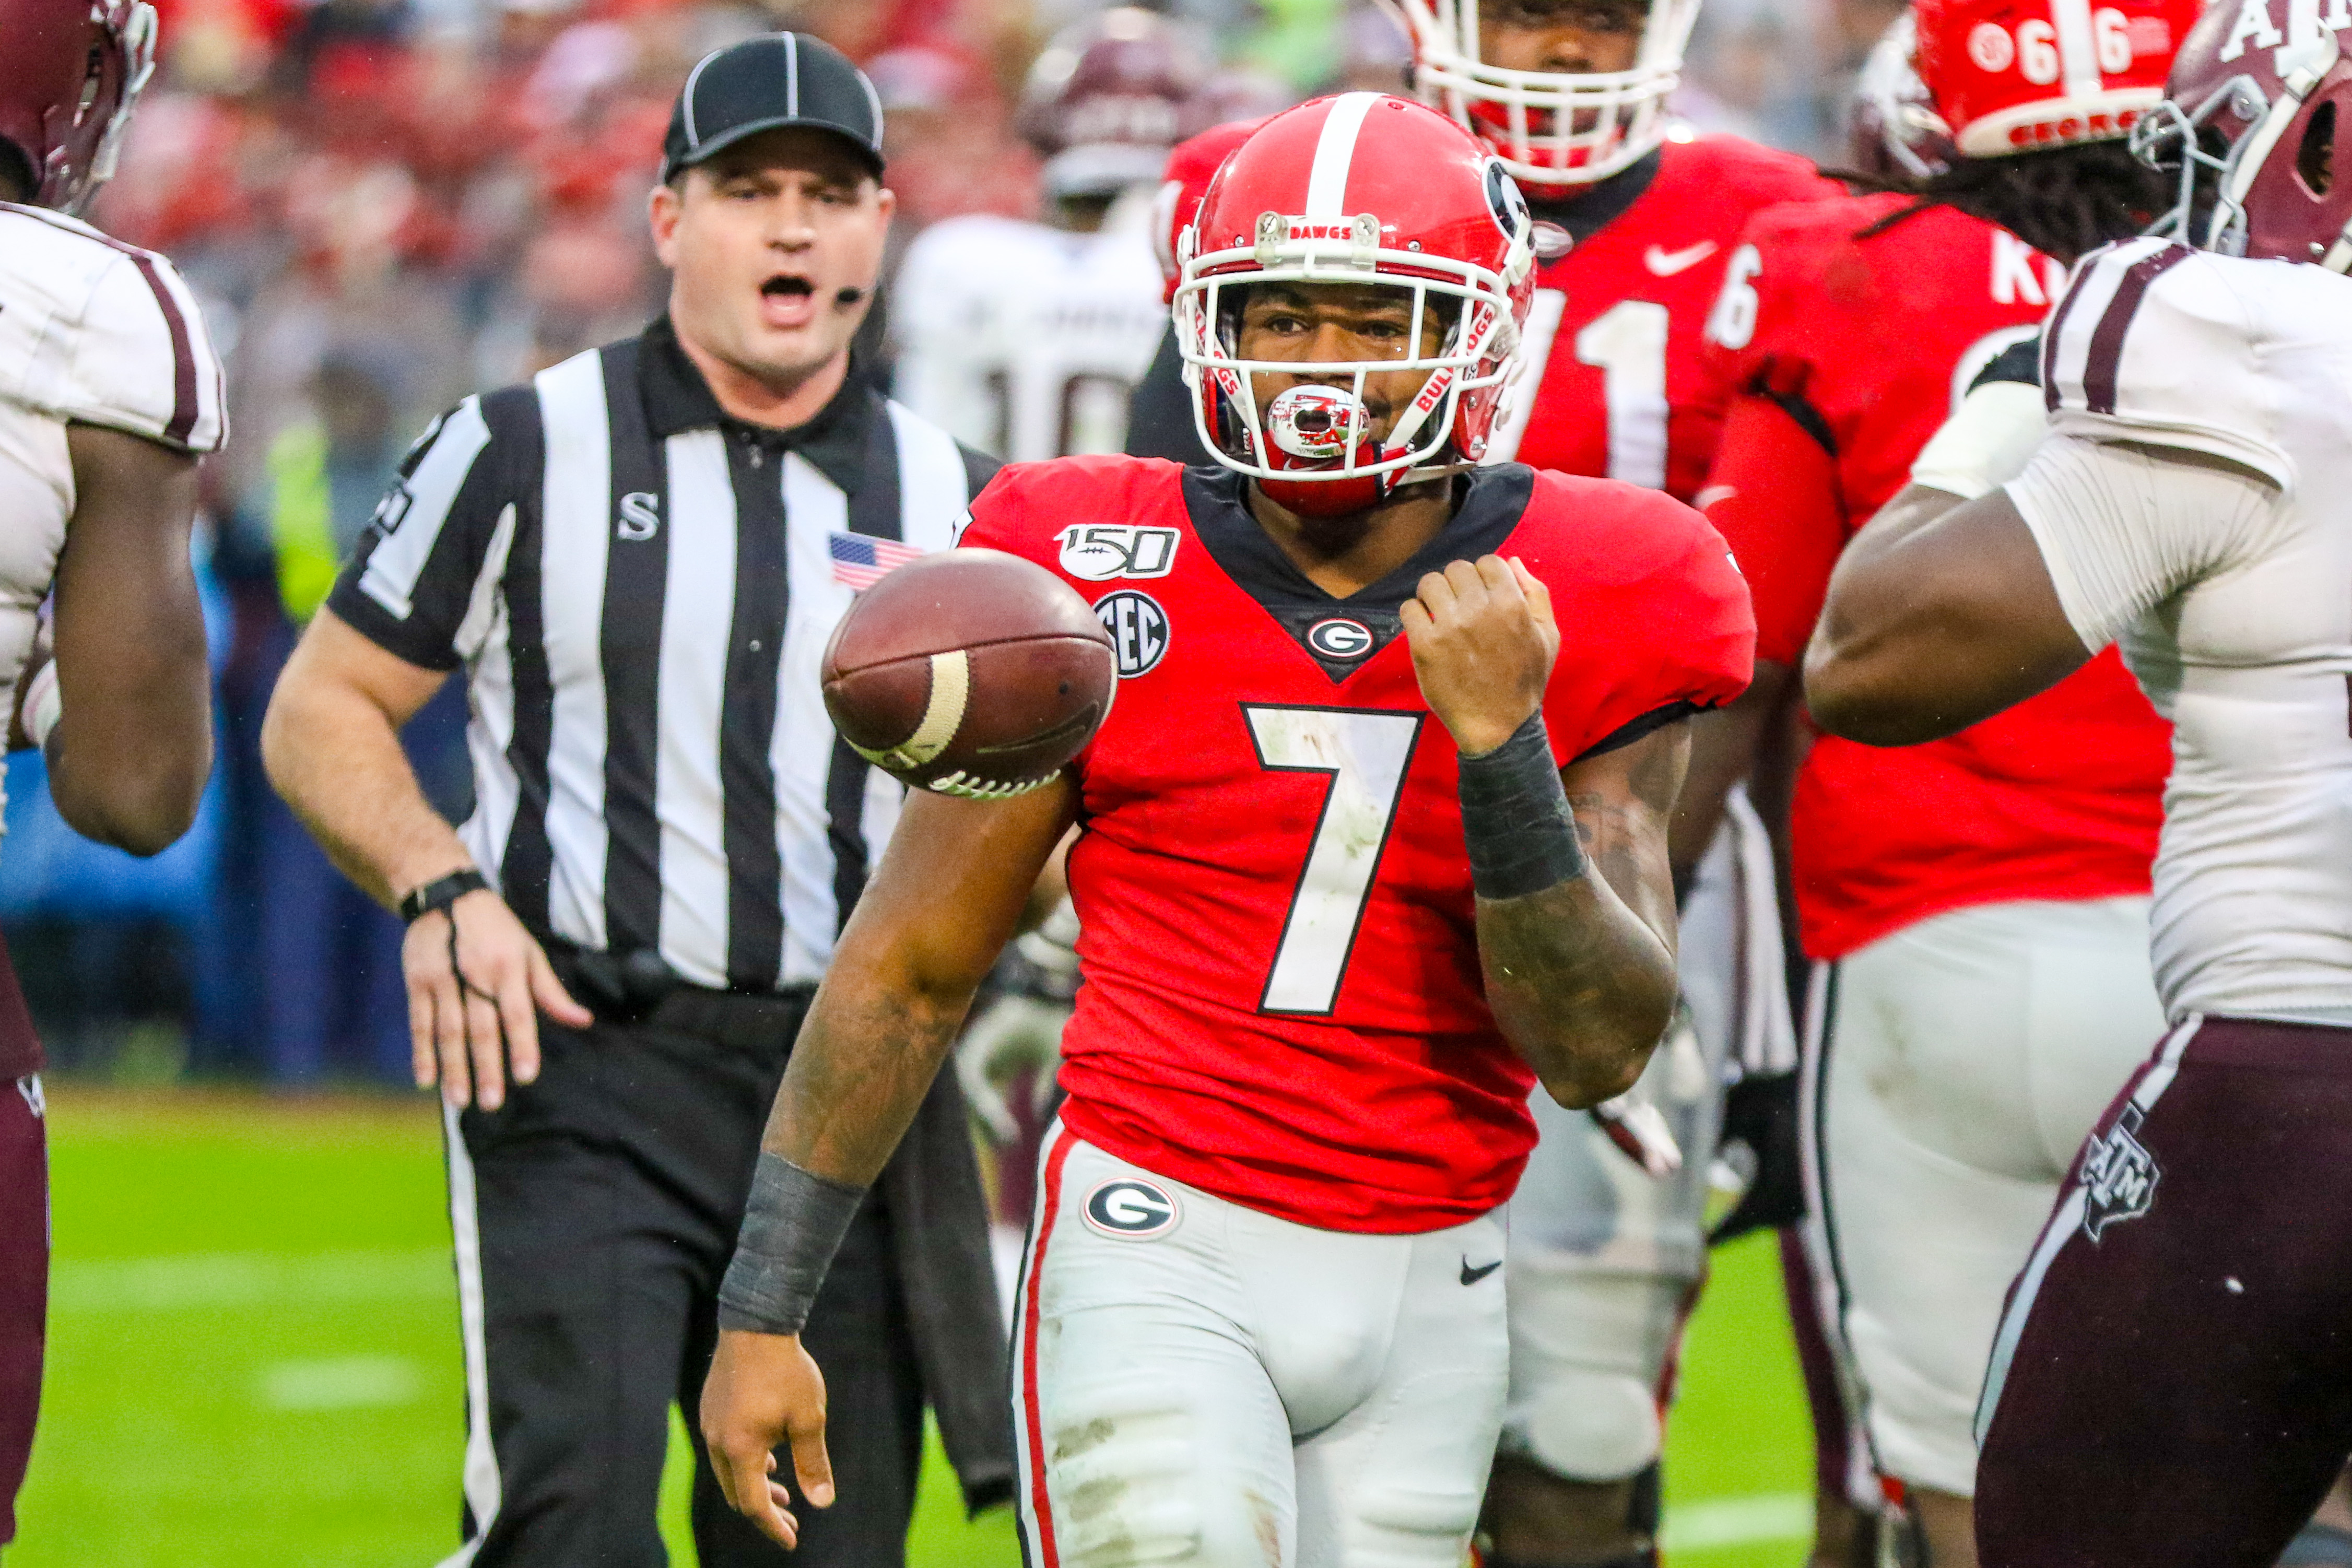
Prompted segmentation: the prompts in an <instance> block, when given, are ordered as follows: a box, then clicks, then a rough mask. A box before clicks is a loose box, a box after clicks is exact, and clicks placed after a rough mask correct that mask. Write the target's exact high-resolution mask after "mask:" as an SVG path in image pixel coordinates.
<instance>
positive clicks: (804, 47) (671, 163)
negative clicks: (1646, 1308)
mask: <svg viewBox="0 0 2352 1568" xmlns="http://www.w3.org/2000/svg"><path fill="white" fill-rule="evenodd" d="M788 125H808V126H814V127H815V128H816V129H817V130H820V131H832V132H834V133H835V135H838V136H841V137H844V138H846V139H847V140H848V141H850V142H851V143H852V144H853V145H855V146H856V149H857V151H858V152H862V153H864V154H865V155H866V159H867V160H868V161H869V162H872V163H873V165H874V172H876V173H877V174H879V173H881V172H882V100H881V99H878V98H877V97H876V96H875V95H874V84H873V83H872V82H870V81H867V80H866V73H865V72H864V71H861V70H859V69H858V68H856V66H854V65H851V64H850V63H849V57H848V56H847V55H845V54H843V53H842V52H841V51H840V50H839V49H836V48H835V47H833V46H832V45H831V44H828V43H826V42H825V41H824V39H823V38H818V37H812V36H810V35H809V34H806V33H766V34H762V35H761V37H756V38H746V39H744V40H743V41H742V42H741V43H740V44H730V45H729V46H728V47H725V48H723V49H716V50H713V51H712V52H711V53H709V54H707V55H705V56H703V57H702V58H701V59H700V60H698V61H697V62H696V64H695V67H694V69H693V70H691V71H689V72H688V73H687V78H686V88H685V90H683V91H682V92H680V93H679V94H678V95H677V107H676V108H674V109H672V110H670V114H669V134H668V135H667V136H665V137H664V138H662V180H663V182H664V183H668V182H669V181H671V180H675V179H676V178H677V172H678V171H679V170H681V169H688V168H691V167H693V166H694V165H695V164H697V163H699V162H702V161H703V160H704V159H706V158H708V157H709V156H711V155H712V154H713V153H715V152H719V151H720V150H721V149H723V148H728V147H732V146H734V145H735V143H737V142H738V141H742V140H743V139H744V138H745V137H747V136H757V135H759V134H760V132H761V131H775V130H779V129H781V128H782V127H784V126H788Z"/></svg>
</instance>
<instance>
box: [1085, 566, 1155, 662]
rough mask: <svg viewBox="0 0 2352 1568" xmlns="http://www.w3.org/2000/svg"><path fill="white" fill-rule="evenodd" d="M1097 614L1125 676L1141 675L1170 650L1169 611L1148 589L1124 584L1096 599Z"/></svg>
mask: <svg viewBox="0 0 2352 1568" xmlns="http://www.w3.org/2000/svg"><path fill="white" fill-rule="evenodd" d="M1095 616H1096V618H1097V620H1099V621H1100V622H1102V623H1103V630H1104V631H1106V632H1109V633H1110V648H1111V653H1112V656H1113V657H1115V658H1116V659H1117V660H1118V673H1119V674H1120V675H1121V676H1122V677H1131V676H1135V675H1140V674H1145V673H1147V672H1148V671H1150V668H1151V667H1152V666H1153V665H1154V664H1158V663H1160V657H1161V655H1163V654H1165V653H1167V652H1168V612H1166V611H1165V610H1162V609H1160V601H1158V600H1156V599H1154V598H1152V597H1151V595H1150V594H1148V593H1139V592H1138V591H1135V590H1134V589H1132V588H1122V589H1120V590H1119V591H1118V592H1117V593H1106V594H1104V595H1103V596H1102V597H1101V598H1100V599H1097V600H1096V601H1095Z"/></svg>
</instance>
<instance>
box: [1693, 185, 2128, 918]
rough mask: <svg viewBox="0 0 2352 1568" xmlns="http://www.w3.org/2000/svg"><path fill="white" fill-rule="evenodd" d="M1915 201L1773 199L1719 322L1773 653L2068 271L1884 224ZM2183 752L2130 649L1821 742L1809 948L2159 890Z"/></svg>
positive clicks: (1791, 649)
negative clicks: (1901, 733) (2033, 692)
mask: <svg viewBox="0 0 2352 1568" xmlns="http://www.w3.org/2000/svg"><path fill="white" fill-rule="evenodd" d="M1905 203H1906V198H1904V197H1900V196H1865V197H1853V198H1841V199H1839V200H1836V201H1830V202H1815V203H1809V204H1802V205H1798V206H1789V207H1782V208H1780V209H1779V210H1777V211H1774V212H1770V213H1766V214H1761V215H1759V217H1758V218H1757V219H1756V220H1755V222H1753V223H1752V224H1750V225H1748V231H1747V233H1746V234H1745V235H1743V237H1742V241H1741V244H1740V246H1739V248H1738V251H1737V252H1736V253H1735V254H1734V255H1733V256H1732V258H1731V263H1730V267H1729V270H1728V274H1727V277H1726V280H1725V285H1724V295H1723V299H1722V301H1721V302H1720V303H1719V304H1718V306H1717V308H1716V311H1715V313H1714V315H1713V318H1712V319H1710V321H1709V323H1708V328H1707V335H1708V338H1709V339H1710V349H1709V351H1710V353H1711V354H1713V355H1715V356H1716V357H1717V370H1718V371H1719V372H1720V373H1721V374H1722V375H1724V376H1725V377H1726V378H1727V380H1728V381H1729V382H1730V383H1731V384H1733V385H1735V386H1737V387H1738V388H1739V389H1740V390H1739V392H1738V395H1737V397H1736V398H1735V400H1734V402H1733V404H1732V407H1731V411H1730V414H1729V417H1728V420H1727V423H1726V426H1725V434H1724V440H1723V447H1722V452H1721V454H1720V455H1719V457H1718V458H1717V463H1716V466H1715V470H1714V473H1713V475H1712V476H1711V478H1710V481H1709V485H1708V490H1707V497H1706V499H1707V515H1708V517H1710V518H1711V519H1712V520H1713V521H1714V522H1715V523H1716V525H1717V527H1718V528H1721V529H1722V530H1723V532H1724V535H1725V537H1726V538H1727V539H1729V540H1730V542H1731V547H1732V550H1733V553H1734V554H1735V555H1737V556H1738V559H1739V563H1740V566H1741V569H1742V570H1743V571H1745V572H1746V574H1747V577H1748V586H1749V588H1750V590H1751V591H1753V593H1754V594H1755V601H1756V620H1757V627H1758V640H1757V654H1758V656H1759V657H1760V658H1766V659H1771V660H1775V661H1777V662H1779V663H1781V664H1797V663H1798V662H1799V661H1800V660H1801V658H1802V657H1803V654H1804V649H1805V643H1806V641H1807V640H1808V639H1809V638H1811V635H1812V630H1813V622H1814V620H1815V618H1816V617H1817V616H1818V615H1819V614H1820V613H1821V607H1822V597H1823V595H1824V594H1825V593H1826V591H1827V590H1828V587H1829V577H1830V571H1831V569H1832V568H1833V567H1834V566H1835V565H1836V564H1837V557H1838V553H1839V552H1840V551H1841V550H1842V549H1844V547H1845V542H1846V540H1848V539H1849V538H1853V535H1854V533H1855V531H1856V530H1858V529H1859V528H1861V527H1862V526H1863V524H1864V523H1866V522H1868V521H1869V520H1870V518H1871V516H1872V515H1873V514H1874V513H1875V512H1876V511H1877V510H1878V508H1879V507H1882V506H1884V505H1885V503H1886V502H1887V501H1889V500H1891V499H1892V498H1893V497H1894V496H1895V493H1896V492H1897V491H1899V490H1901V489H1902V488H1903V486H1905V485H1906V484H1907V483H1908V482H1909V479H1910V471H1911V463H1912V460H1913V459H1914V458H1915V457H1916V456H1917V455H1918V452H1919V448H1920V447H1921V446H1923V445H1925V444H1927V438H1928V437H1929V436H1930V435H1933V434H1935V432H1936V430H1937V426H1939V425H1940V424H1942V423H1943V422H1944V420H1945V419H1946V417H1947V416H1948V415H1949V414H1950V413H1951V411H1952V409H1953V408H1954V407H1955V406H1956V405H1957V404H1958V402H1959V400H1960V398H1961V397H1962V396H1963V395H1964V394H1965V393H1966V392H1967V391H1968V387H1969V382H1971V381H1973V380H1974V379H1975V378H1976V375H1977V373H1978V372H1979V371H1981V370H1982V369H1983V368H1984V367H1985V366H1986V365H1987V364H1988V363H1989V362H1990V361H1991V360H1992V359H1993V358H1994V357H1995V356H1996V355H1997V354H1999V353H2000V351H2001V350H2004V349H2007V348H2009V347H2010V346H2011V345H2013V344H2016V343H2019V342H2021V341H2024V340H2028V339H2031V338H2032V337H2033V336H2034V335H2035V333H2036V332H2037V331H2038V329H2039V327H2040V323H2041V320H2042V316H2043V315H2044V314H2045V313H2046V312H2047V310H2048V308H2049V307H2050V305H2051V304H2052V303H2053V301H2055V300H2056V298H2058V296H2059V294H2060V292H2061V291H2062V290H2063V284H2064V269H2063V268H2062V267H2060V266H2059V265H2058V264H2057V263H2056V262H2055V261H2053V260H2052V259H2051V258H2049V257H2048V256H2042V255H2040V254H2039V253H2037V252H2035V251H2032V250H2030V249H2029V248H2027V246H2025V244H2024V243H2023V242H2022V241H2021V240H2019V239H2017V238H2016V237H2015V236H2014V235H2011V234H2009V233H2008V232H2007V231H2006V230H2003V229H2000V228H1997V227H1995V226H1994V225H1990V224H1988V223H1985V222H1982V221H1981V220H1979V219H1976V218H1971V217H1968V216H1965V215H1963V214H1958V213H1956V212H1953V211H1952V210H1950V209H1949V208H1944V207H1938V208H1935V209H1932V210H1930V211H1927V212H1924V213H1921V214H1917V215H1916V216H1914V217H1909V218H1906V219H1904V220H1903V221H1902V222H1900V223H1898V224H1896V225H1894V226H1893V227H1892V228H1889V229H1886V230H1885V231H1883V232H1881V233H1878V234H1874V235H1869V236H1868V237H1864V231H1865V230H1867V229H1869V228H1870V227H1871V226H1872V225H1874V224H1875V223H1877V222H1878V221H1879V220H1881V219H1883V218H1885V217H1886V216H1887V215H1888V214H1892V213H1895V212H1896V211H1899V210H1900V209H1901V208H1902V206H1903V205H1904V204H1905ZM2170 766H2171V743H2170V730H2169V727H2168V726H2167V725H2166V724H2165V723H2164V721H2163V720H2161V719H2159V718H2158V716H2156V712H2155V710H2154V709H2153V708H2151V707H2149V706H2148V704H2147V698H2146V697H2144V696H2142V695H2140V691H2139V688H2138V686H2137V685H2136V684H2135V683H2134V682H2133V680H2132V678H2131V676H2130V674H2128V673H2126V670H2125V669H2124V666H2123V664H2122V662H2121V661H2120V660H2119V659H2118V658H2117V657H2116V653H2115V651H2114V650H2113V649H2109V650H2108V651H2107V652H2105V653H2102V654H2100V655H2099V656H2098V657H2097V658H2096V659H2095V660H2093V661H2092V662H2091V663H2090V664H2088V665H2087V666H2085V667H2084V669H2082V670H2080V671H2078V672H2077V673H2075V674H2073V675H2071V676H2069V677H2068V678H2067V679H2065V680H2063V681H2062V682H2060V683H2059V684H2058V685H2055V686H2053V687H2052V688H2051V689H2050V690H2049V691H2047V692H2044V693H2043V694H2042V695H2040V696H2037V697H2034V698H2033V699H2032V700H2031V701H2029V702H2024V703H2021V704H2019V705H2018V706H2016V707H2013V708H2011V709H2010V710H2009V711H2008V712H2006V713H2003V714H2000V715H1998V716H1995V717H1992V718H1990V719H1987V720H1986V721H1984V722H1983V723H1982V724H1979V725H1973V726H1971V727H1969V728H1967V729H1965V730H1962V731H1961V732H1960V733H1959V734H1958V735H1955V736H1952V737H1949V738H1948V739H1944V740H1938V741H1931V742H1929V743H1928V744H1927V745H1924V746H1908V747H1897V748H1894V749H1885V748H1881V747H1871V746H1860V745H1857V744H1855V743H1854V742H1853V741H1849V740H1841V739H1839V738H1837V737H1834V736H1822V737H1820V738H1819V739H1818V740H1816V741H1815V742H1814V744H1813V746H1812V748H1811V751H1810V753H1809V754H1808V755H1807V757H1806V759H1805V764H1804V768H1803V770H1802V772H1801V774H1800V775H1799V777H1798V780H1797V789H1796V794H1795V799H1794V800H1793V802H1792V803H1791V807H1790V858H1791V861H1792V862H1793V871H1794V875H1795V880H1796V893H1797V909H1798V915H1799V918H1800V925H1801V928H1802V930H1801V936H1802V939H1803V943H1804V947H1805V951H1806V952H1807V953H1808V954H1809V955H1811V956H1813V957H1815V958H1836V957H1839V956H1843V955H1844V954H1847V953H1851V952H1853V950H1854V949H1855V948H1857V947H1860V946H1864V945H1865V944H1867V943H1870V942H1873V941H1875V940H1876V939H1878V938H1879V937H1881V936H1886V935H1888V934H1889V933H1891V932H1894V931H1896V930H1899V929H1901V928H1902V927H1904V926H1906V925H1911V924H1912V923H1914V922H1915V921H1918V920H1923V919H1925V918H1927V916H1929V915H1937V914H1941V913H1943V912H1945V911H1947V910H1951V909H1958V908H1963V907H1966V906H1968V905H1970V904H1993V903H2006V902H2009V901H2011V900H2017V899H2081V898H2103V897H2110V896H2114V895H2116V894H2142V893H2146V892H2147V890H2148V865H2149V862H2150V861H2151V860H2152V859H2153V858H2154V856H2155V853H2156V838H2157V831H2158V828H2159V827H2160V826H2161V825H2162V821H2163V815H2164V811H2163V802H2162V792H2163V788H2164V780H2165V776H2166V774H2167V772H2168V770H2169V768H2170Z"/></svg>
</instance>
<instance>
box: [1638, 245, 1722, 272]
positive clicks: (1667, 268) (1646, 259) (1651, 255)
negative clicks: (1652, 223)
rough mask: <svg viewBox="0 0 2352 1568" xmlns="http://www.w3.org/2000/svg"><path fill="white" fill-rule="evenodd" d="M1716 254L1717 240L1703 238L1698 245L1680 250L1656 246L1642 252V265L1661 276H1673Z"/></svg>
mask: <svg viewBox="0 0 2352 1568" xmlns="http://www.w3.org/2000/svg"><path fill="white" fill-rule="evenodd" d="M1714 254H1715V242H1714V241H1713V240H1711V239H1703V240H1701V241H1699V242H1698V243H1697V244H1696V245H1691V246H1684V247H1683V248H1682V249H1680V250H1662V249H1660V248H1659V247H1658V246H1651V247H1650V248H1649V249H1647V250H1645V251H1643V253H1642V265H1643V266H1644V267H1648V268H1649V269H1650V271H1651V272H1652V273H1653V274H1654V275H1655V276H1657V277H1673V276H1674V275H1675V273H1677V272H1687V271H1689V270H1690V269H1691V268H1692V267H1696V266H1697V265H1698V264H1699V263H1700V262H1702V261H1705V260H1706V258H1707V257H1708V256H1713V255H1714Z"/></svg>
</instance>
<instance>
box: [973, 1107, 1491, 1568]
mask: <svg viewBox="0 0 2352 1568" xmlns="http://www.w3.org/2000/svg"><path fill="white" fill-rule="evenodd" d="M1502 1260H1503V1228H1502V1226H1501V1224H1500V1223H1499V1222H1498V1221H1497V1220H1496V1218H1493V1217H1492V1216H1489V1217H1486V1218H1480V1219H1475V1220H1473V1221H1471V1222H1470V1223H1469V1224H1467V1225H1458V1226H1454V1227H1453V1228H1449V1229H1444V1230H1435V1231H1430V1232H1427V1233H1425V1234H1423V1235H1418V1236H1375V1235H1360V1234H1354V1233H1349V1232H1343V1231H1336V1230H1318V1229H1315V1228H1310V1227H1307V1226H1304V1225H1297V1224H1293V1223H1291V1222H1290V1221H1288V1220H1284V1219H1277V1218H1274V1217H1273V1216H1271V1215H1266V1214H1261V1213H1259V1212H1258V1211H1256V1210H1255V1209H1251V1208H1245V1207H1242V1206H1241V1205H1239V1204H1235V1203H1231V1202H1228V1201H1226V1200H1225V1199H1223V1198H1218V1197H1211V1196H1209V1195H1208V1194H1207V1193H1204V1192H1202V1191H1200V1190H1199V1189H1198V1188H1195V1187H1191V1186H1185V1185H1184V1184H1183V1183H1181V1182H1175V1181H1170V1180H1168V1179H1167V1178H1166V1177H1164V1176H1155V1175H1153V1174H1152V1173H1151V1172H1150V1171H1146V1170H1143V1169H1141V1168H1140V1167H1139V1166H1133V1165H1130V1164H1129V1163H1128V1162H1126V1161H1124V1160H1119V1159H1115V1158H1113V1157H1112V1156H1111V1155H1108V1154H1105V1153H1104V1152H1103V1151H1101V1150H1100V1149H1097V1148H1096V1147H1094V1146H1093V1145H1089V1144H1087V1143H1084V1142H1081V1141H1080V1140H1079V1139H1077V1138H1076V1137H1073V1136H1072V1135H1071V1134H1068V1133H1067V1132H1066V1131H1065V1130H1064V1129H1063V1128H1062V1126H1061V1125H1060V1124H1059V1123H1056V1124H1055V1125H1054V1126H1053V1127H1052V1128H1051V1129H1050V1130H1049V1131H1048V1132H1047V1134H1046V1135H1045V1150H1044V1157H1043V1161H1042V1168H1041V1169H1040V1171H1039V1175H1038V1202H1037V1210H1036V1218H1035V1222H1034V1227H1033V1229H1032V1234H1031V1238H1030V1242H1029V1252H1028V1257H1027V1258H1026V1259H1025V1260H1024V1263H1023V1268H1022V1281H1021V1292H1020V1296H1019V1299H1018V1301H1017V1304H1016V1308H1015V1316H1014V1320H1013V1425H1014V1431H1015V1439H1016V1442H1017V1445H1018V1448H1019V1453H1020V1458H1021V1467H1022V1480H1021V1497H1020V1500H1019V1501H1020V1511H1021V1528H1022V1531H1023V1533H1024V1536H1025V1538H1026V1541H1025V1544H1026V1547H1027V1552H1028V1562H1029V1563H1030V1564H1031V1568H1124V1565H1126V1564H1142V1563H1154V1564H1158V1563H1169V1564H1180V1563H1181V1564H1201V1565H1203V1568H1459V1565H1460V1563H1462V1561H1463V1556H1464V1553H1465V1551H1466V1549H1467V1547H1468V1544H1469V1541H1470V1531H1471V1528H1472V1527H1473V1526H1474V1525H1475V1523H1476V1522H1477V1518H1478V1507H1479V1501H1480V1498H1481V1496H1482V1494H1483V1493H1484V1491H1485V1490H1486V1471H1487V1467H1488V1465H1489V1463H1490V1462H1491V1460H1492V1458H1493V1456H1494V1450H1495V1437H1496V1431H1497V1429H1498V1428H1499V1427H1500V1425H1501V1422H1502V1416H1503V1392H1504V1384H1505V1379H1506V1364H1507V1339H1506V1329H1505V1323H1504V1311H1503V1278H1502V1270H1501V1268H1500V1265H1501V1263H1502Z"/></svg>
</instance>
